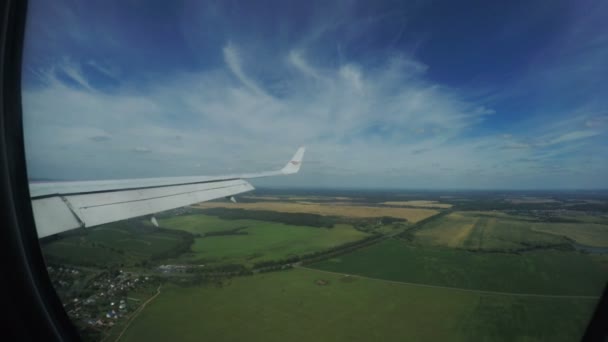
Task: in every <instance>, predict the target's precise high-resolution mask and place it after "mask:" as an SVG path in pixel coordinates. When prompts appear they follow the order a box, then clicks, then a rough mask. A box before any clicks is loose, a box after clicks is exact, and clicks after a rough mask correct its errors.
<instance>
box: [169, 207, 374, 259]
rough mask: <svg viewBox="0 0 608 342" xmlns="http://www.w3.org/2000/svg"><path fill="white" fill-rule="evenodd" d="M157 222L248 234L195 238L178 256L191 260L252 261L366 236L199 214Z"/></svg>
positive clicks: (348, 229)
mask: <svg viewBox="0 0 608 342" xmlns="http://www.w3.org/2000/svg"><path fill="white" fill-rule="evenodd" d="M159 223H160V225H161V226H162V227H167V228H170V229H178V230H184V231H187V232H190V233H194V234H201V235H202V234H204V233H209V232H216V231H229V230H232V229H235V228H243V229H241V230H240V232H245V233H247V234H246V235H225V236H209V237H198V238H196V239H195V242H194V245H193V246H192V248H191V249H192V253H187V254H185V255H183V256H181V257H180V258H179V259H178V260H179V261H181V262H192V263H196V262H203V263H205V262H206V263H214V262H221V263H244V264H252V263H255V262H260V261H267V260H276V259H283V258H287V257H289V256H293V255H301V254H306V253H309V252H315V251H320V250H324V249H327V248H330V247H335V246H338V245H341V244H343V243H347V242H352V241H356V240H359V239H362V238H364V237H366V236H368V234H366V233H363V232H361V231H358V230H356V229H354V228H353V227H352V226H351V225H347V224H337V225H335V226H334V228H330V229H328V228H318V227H308V226H294V225H286V224H282V223H276V222H265V221H256V220H223V219H219V218H217V217H213V216H208V215H200V214H199V215H185V216H176V217H172V218H169V219H163V220H160V222H159Z"/></svg>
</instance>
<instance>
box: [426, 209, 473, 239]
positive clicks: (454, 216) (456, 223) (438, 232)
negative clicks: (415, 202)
mask: <svg viewBox="0 0 608 342" xmlns="http://www.w3.org/2000/svg"><path fill="white" fill-rule="evenodd" d="M477 221H478V218H472V217H465V216H464V215H463V214H461V213H458V212H456V213H450V214H449V215H448V216H445V217H444V218H443V219H442V220H441V223H440V224H433V223H431V224H429V225H427V226H425V228H424V229H422V230H419V231H417V232H416V238H418V239H420V241H424V242H426V243H428V244H431V245H438V246H448V247H463V246H464V242H465V241H466V239H467V238H468V237H469V235H470V234H471V232H472V231H473V228H474V227H475V224H476V223H477Z"/></svg>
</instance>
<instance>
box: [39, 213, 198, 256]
mask: <svg viewBox="0 0 608 342" xmlns="http://www.w3.org/2000/svg"><path fill="white" fill-rule="evenodd" d="M185 238H186V236H184V234H179V233H175V232H172V231H170V230H162V229H154V228H148V227H145V226H143V225H142V224H141V223H139V222H137V221H122V222H116V223H111V224H107V225H103V226H99V227H95V228H86V229H84V230H77V231H72V232H69V233H67V234H66V236H65V237H62V238H59V239H56V240H53V241H49V242H45V243H43V244H42V249H43V252H44V255H45V257H47V258H48V259H50V260H52V261H58V262H65V263H68V264H74V265H102V266H108V265H118V264H124V265H129V264H134V263H137V262H141V261H144V260H148V259H150V258H155V257H158V256H161V255H164V254H167V253H168V252H170V251H172V250H174V249H176V248H178V247H180V246H182V245H183V244H184V243H187V241H184V240H185Z"/></svg>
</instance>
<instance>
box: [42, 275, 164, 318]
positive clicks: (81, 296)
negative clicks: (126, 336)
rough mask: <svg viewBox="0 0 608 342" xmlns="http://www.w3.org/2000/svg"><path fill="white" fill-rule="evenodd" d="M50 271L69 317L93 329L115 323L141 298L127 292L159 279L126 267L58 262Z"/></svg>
mask: <svg viewBox="0 0 608 342" xmlns="http://www.w3.org/2000/svg"><path fill="white" fill-rule="evenodd" d="M47 271H48V272H49V274H50V275H51V279H52V280H53V285H54V286H55V288H56V289H57V291H58V294H59V296H60V297H61V299H62V302H63V306H64V308H65V310H66V312H67V313H68V315H69V316H70V318H72V320H73V321H74V322H78V323H80V324H82V325H85V326H89V327H91V328H94V329H95V328H99V329H103V328H106V327H112V326H114V325H115V324H116V323H117V322H118V321H119V320H120V319H122V318H125V317H127V316H128V315H129V313H131V312H133V311H134V310H135V309H136V308H137V307H138V306H139V302H140V301H141V299H139V298H133V297H129V296H128V295H129V294H130V293H133V292H136V291H137V290H139V289H142V288H144V287H149V286H153V285H154V284H155V283H157V282H158V280H157V279H156V278H155V277H154V276H150V275H141V274H138V273H135V272H127V271H123V270H115V271H103V272H101V273H99V272H97V273H95V272H94V271H92V270H89V269H78V268H75V267H69V266H56V265H55V266H47Z"/></svg>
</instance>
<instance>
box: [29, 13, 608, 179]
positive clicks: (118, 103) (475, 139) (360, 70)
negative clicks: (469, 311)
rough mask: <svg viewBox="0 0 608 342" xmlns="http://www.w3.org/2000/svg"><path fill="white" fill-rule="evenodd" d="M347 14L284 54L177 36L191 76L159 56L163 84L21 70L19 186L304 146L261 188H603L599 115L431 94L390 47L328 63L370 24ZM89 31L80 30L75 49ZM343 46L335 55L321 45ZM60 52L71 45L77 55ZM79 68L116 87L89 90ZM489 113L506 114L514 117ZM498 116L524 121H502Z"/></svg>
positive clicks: (174, 171) (426, 71) (603, 128)
mask: <svg viewBox="0 0 608 342" xmlns="http://www.w3.org/2000/svg"><path fill="white" fill-rule="evenodd" d="M346 12H347V14H345V15H340V16H338V19H339V20H338V19H336V18H325V17H324V20H319V21H320V23H319V25H318V26H315V27H314V28H309V29H308V30H303V32H298V34H297V35H296V36H297V37H296V38H301V37H304V39H292V37H291V36H290V34H292V33H291V32H290V31H289V30H287V29H286V30H285V31H284V32H283V31H282V32H283V33H282V34H285V37H288V38H285V41H284V42H281V43H280V44H278V43H277V44H274V43H272V44H271V43H268V42H266V41H264V40H256V39H258V38H251V37H253V36H250V35H246V34H244V33H243V32H239V34H235V33H234V32H232V31H230V30H228V29H226V28H223V30H219V29H218V30H217V34H216V35H213V37H210V36H204V37H203V38H206V39H208V40H210V41H211V40H213V41H214V40H220V38H218V37H223V36H226V38H225V39H221V41H218V42H217V43H216V44H215V45H213V44H208V45H204V48H200V47H198V46H197V45H196V44H199V43H200V44H202V43H201V42H199V41H197V40H196V39H195V38H200V37H199V36H190V35H191V34H192V33H191V32H199V31H192V30H186V29H183V35H184V37H186V38H188V40H187V41H188V44H190V45H188V49H192V50H196V53H197V56H203V57H205V58H201V59H202V60H203V62H200V63H201V64H202V65H201V64H195V65H194V66H193V65H189V64H188V63H187V62H183V61H184V60H188V59H187V58H185V57H184V58H181V59H180V58H177V57H175V56H172V55H170V54H169V55H162V58H161V57H158V60H163V58H164V59H167V60H169V61H172V62H175V61H173V60H171V58H174V57H175V58H176V59H177V60H179V61H180V63H184V64H186V66H183V67H181V64H179V63H177V62H175V63H173V64H171V66H170V67H166V68H165V69H163V70H162V71H163V72H158V71H157V70H156V69H154V66H155V65H154V64H153V63H152V62H151V63H150V65H151V66H149V69H154V71H147V72H139V73H137V74H135V75H132V74H130V73H134V71H133V69H137V67H138V63H140V62H139V61H141V59H139V58H133V60H134V61H136V62H133V61H132V60H129V59H128V58H127V60H126V61H125V60H121V61H116V60H114V61H113V60H112V59H107V58H100V59H99V60H97V59H92V58H89V57H87V58H74V57H73V56H70V55H69V53H67V56H62V55H61V56H55V57H56V58H53V59H51V60H50V61H48V62H46V64H44V67H40V66H39V65H38V64H36V66H31V67H29V66H27V65H26V67H25V69H24V72H26V73H27V76H28V78H29V80H30V81H31V80H34V81H35V82H31V83H32V84H34V85H33V86H32V85H28V86H26V87H25V88H24V92H23V98H24V103H23V105H24V114H25V115H24V116H25V117H24V124H25V133H26V148H27V158H28V169H29V172H30V173H31V175H32V176H35V177H44V178H61V179H66V178H74V179H83V178H85V179H86V178H89V179H90V178H125V177H147V176H171V175H193V174H213V173H222V172H226V171H227V170H234V172H240V171H254V170H261V169H267V168H275V167H281V166H282V164H283V163H284V161H285V159H286V158H288V157H289V156H290V155H291V153H293V150H295V148H296V147H297V146H299V145H307V146H308V147H309V148H308V152H307V156H306V160H307V161H308V160H312V161H314V162H305V163H304V167H303V169H302V173H301V174H300V175H298V176H297V177H286V178H284V179H278V180H275V179H273V180H272V181H262V183H261V184H264V183H263V182H270V184H283V185H302V186H336V185H338V186H383V187H476V188H479V187H537V186H544V187H550V186H560V185H561V184H564V180H565V179H570V178H571V177H573V175H578V176H577V177H576V179H575V180H574V181H573V182H572V183H568V184H573V186H587V187H589V186H591V185H593V184H604V185H608V184H607V183H606V178H605V176H602V175H605V174H606V173H608V162H607V161H606V159H605V158H603V157H602V156H605V155H606V153H608V147H607V145H606V143H604V142H602V141H605V139H604V138H605V136H606V133H607V131H608V121H607V120H606V113H605V111H604V112H602V110H601V104H602V103H601V101H597V100H595V101H592V100H586V99H583V100H581V101H579V102H577V103H576V105H568V106H566V105H564V106H562V107H559V108H557V109H555V106H553V107H551V106H546V107H543V106H542V103H540V104H539V103H536V102H533V101H528V102H526V101H520V100H517V99H519V97H518V96H520V95H517V93H516V92H515V91H513V88H516V85H521V88H522V89H523V90H530V89H532V90H535V89H536V87H539V85H538V83H535V82H536V81H534V80H536V78H535V77H534V76H535V75H538V74H534V73H533V72H530V75H526V76H525V77H523V80H521V82H512V83H510V84H508V85H507V86H506V87H505V89H504V92H502V93H501V96H479V95H478V94H479V93H484V92H485V91H486V89H481V90H480V89H473V90H471V89H470V88H468V87H458V86H454V85H448V84H447V83H442V82H439V81H437V80H436V78H434V77H433V76H434V74H433V64H427V63H424V62H423V61H422V60H420V59H419V58H416V57H415V56H413V55H412V54H408V53H402V52H398V51H392V50H391V49H393V47H391V49H389V50H390V53H389V52H385V51H383V53H382V54H379V55H378V56H375V55H374V56H373V58H372V57H369V56H368V55H365V56H363V57H362V56H361V54H363V55H364V53H363V52H365V51H355V52H353V51H350V53H349V51H346V50H344V51H343V50H342V48H340V49H338V50H339V51H340V53H339V54H338V55H339V56H335V55H331V54H329V53H327V45H322V44H321V43H320V42H323V41H324V40H329V41H331V46H332V49H335V48H336V46H342V45H341V44H345V45H348V44H346V43H351V46H353V45H354V46H356V44H354V43H353V42H355V43H356V42H359V41H364V38H365V34H366V33H365V30H362V29H358V28H356V27H355V26H356V25H354V24H353V23H355V22H356V23H363V24H364V25H366V28H369V27H370V25H381V24H382V21H381V20H371V21H369V22H368V21H365V20H363V21H361V20H359V21H356V20H355V21H353V20H350V19H349V16H348V15H350V14H348V11H346ZM188 14H189V13H188ZM69 17H70V18H71V19H70V20H72V21H78V20H79V19H78V18H77V17H76V16H69ZM349 25H350V26H349ZM80 26H82V24H80ZM225 26H230V25H225ZM403 27H404V26H403V25H402V24H399V25H397V26H395V30H396V31H395V34H396V35H397V36H398V37H402V36H404V35H405V36H407V34H405V33H404V28H403ZM113 29H114V28H110V29H109V31H110V32H113V31H112V30H113ZM58 30H59V29H56V28H55V29H53V30H51V31H52V32H57V31H58ZM51 31H49V32H51ZM220 31H221V32H220ZM44 32H46V33H45V34H50V33H49V32H47V31H44ZM91 32H92V31H87V30H86V27H85V28H83V32H80V34H79V35H84V36H85V37H86V36H87V35H94V33H91ZM214 32H216V31H214ZM332 32H333V33H334V35H335V37H333V36H330V35H331V34H332ZM336 32H338V33H339V34H336ZM381 32H384V31H381ZM220 33H221V34H220ZM110 36H111V37H113V39H101V40H100V41H99V42H100V43H99V44H103V46H104V49H105V48H108V47H110V48H109V49H110V50H111V51H117V50H112V49H114V48H115V46H120V47H122V49H123V50H124V51H126V52H125V54H127V52H128V53H132V54H135V53H137V51H138V49H131V50H130V45H129V43H132V44H144V43H145V40H142V39H140V40H135V39H132V40H127V38H124V39H125V40H124V41H122V40H121V39H122V38H121V37H122V35H120V34H110ZM343 36H347V37H349V39H350V41H347V42H344V41H334V40H332V39H329V38H332V37H333V38H336V39H337V37H340V38H341V37H343ZM193 37H195V38H193ZM243 37H245V38H243ZM306 37H308V38H306ZM311 37H312V38H311ZM328 37H329V38H328ZM71 39H72V41H73V42H72V43H73V44H76V45H77V46H79V45H78V44H90V43H88V42H89V40H86V39H84V40H83V39H82V37H80V36H79V37H72V38H71ZM176 39H177V38H176ZM184 39H185V38H184ZM201 39H202V38H201ZM277 39H278V38H277ZM400 39H401V38H400ZM177 40H179V39H177ZM91 41H94V40H91ZM110 41H111V42H110ZM142 41H143V42H142ZM57 42H58V43H57V44H61V47H62V48H63V47H64V46H65V44H67V43H65V42H61V41H59V40H58V41H57ZM390 44H391V46H394V45H395V43H394V39H391V42H390ZM87 48H88V49H91V50H95V47H92V46H90V45H87ZM351 50H352V48H351ZM53 51H55V50H53ZM57 51H64V50H63V49H60V50H57ZM67 51H68V52H69V51H70V50H67ZM103 51H106V50H103ZM121 51H122V50H121ZM134 51H135V52H134ZM358 52H360V54H357V53H358ZM159 53H162V51H159ZM58 54H60V53H58ZM129 56H130V55H129ZM155 56H156V55H155ZM37 57H40V56H37ZM180 57H182V56H180ZM214 58H215V59H217V60H215V59H214ZM446 58H449V57H448V56H446ZM30 60H33V58H30ZM102 60H103V62H101V61H102ZM163 61H164V60H163ZM153 62H154V61H153ZM142 63H143V62H142ZM166 63H167V64H169V62H166ZM557 64H558V63H555V65H557ZM176 65H177V66H176ZM555 65H553V66H552V67H554V68H557V67H556V66H555ZM129 66H130V67H129ZM87 68H93V69H95V70H96V71H97V72H98V74H102V75H103V76H104V77H106V78H110V79H112V80H113V82H115V84H114V83H113V85H112V87H111V88H107V87H104V86H102V85H103V84H102V83H101V82H100V80H99V79H97V78H96V76H95V74H94V73H87V72H86V71H87ZM553 70H557V69H553ZM568 70H570V69H568ZM570 72H571V70H570V71H568V73H570ZM539 73H540V74H543V75H544V74H550V73H549V72H548V71H546V70H544V69H543V70H542V71H539ZM562 75H564V77H566V75H565V74H562ZM28 84H30V83H28ZM523 90H522V91H523ZM497 98H502V99H503V100H504V99H515V100H513V101H520V102H518V104H519V106H518V107H517V108H515V109H513V108H511V107H509V106H507V105H504V104H503V103H502V102H501V101H500V99H499V100H496V99H497ZM553 98H555V96H553V97H552V99H553ZM528 107H529V108H528ZM522 108H523V109H522ZM547 108H549V109H547ZM511 110H513V111H515V110H518V111H523V112H524V114H526V115H524V114H521V113H516V114H518V115H514V116H513V119H512V120H505V116H508V115H509V111H511ZM505 112H507V114H505ZM519 114H521V115H519ZM581 173H583V174H585V177H580V174H581ZM569 177H570V178H569ZM594 182H595V183H594ZM602 182H603V183H602Z"/></svg>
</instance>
